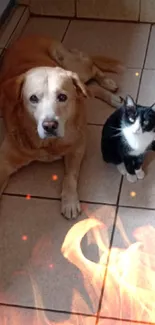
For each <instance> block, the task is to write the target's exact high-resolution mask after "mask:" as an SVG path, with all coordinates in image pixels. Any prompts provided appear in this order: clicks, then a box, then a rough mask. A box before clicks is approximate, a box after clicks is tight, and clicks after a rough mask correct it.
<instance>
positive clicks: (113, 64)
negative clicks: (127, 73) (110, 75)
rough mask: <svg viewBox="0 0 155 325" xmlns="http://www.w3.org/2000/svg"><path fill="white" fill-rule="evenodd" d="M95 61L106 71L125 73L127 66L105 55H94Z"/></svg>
mask: <svg viewBox="0 0 155 325" xmlns="http://www.w3.org/2000/svg"><path fill="white" fill-rule="evenodd" d="M91 58H92V60H93V63H94V64H95V65H96V66H97V67H98V68H99V69H101V70H102V71H104V72H115V73H123V72H124V70H125V67H124V66H123V64H121V62H119V61H117V60H115V59H111V58H107V57H104V56H92V57H91Z"/></svg>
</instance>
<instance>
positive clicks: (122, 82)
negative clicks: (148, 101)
mask: <svg viewBox="0 0 155 325" xmlns="http://www.w3.org/2000/svg"><path fill="white" fill-rule="evenodd" d="M107 75H108V76H109V77H110V78H112V79H114V80H115V81H117V84H118V86H119V91H118V94H119V95H120V96H122V97H125V96H126V95H127V94H130V95H131V96H132V97H133V98H134V99H136V96H137V90H138V86H139V81H140V75H141V70H139V69H127V70H126V71H125V72H124V74H123V75H115V74H107ZM86 108H87V121H88V123H92V124H93V123H94V124H103V123H104V122H105V121H106V119H107V118H108V117H109V115H110V114H111V113H112V112H113V111H114V110H115V109H114V108H113V107H111V106H109V105H108V104H106V103H105V102H102V101H101V100H98V99H92V98H90V99H88V100H87V101H86Z"/></svg>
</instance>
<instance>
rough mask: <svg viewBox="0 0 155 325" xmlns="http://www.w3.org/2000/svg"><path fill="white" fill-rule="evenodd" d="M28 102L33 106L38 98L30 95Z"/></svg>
mask: <svg viewBox="0 0 155 325" xmlns="http://www.w3.org/2000/svg"><path fill="white" fill-rule="evenodd" d="M30 102H31V103H33V104H37V103H38V102H39V98H38V97H37V96H36V95H32V96H31V97H30Z"/></svg>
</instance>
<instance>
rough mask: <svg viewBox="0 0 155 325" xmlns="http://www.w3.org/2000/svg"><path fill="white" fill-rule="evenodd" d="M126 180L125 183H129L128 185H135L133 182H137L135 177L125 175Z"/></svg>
mask: <svg viewBox="0 0 155 325" xmlns="http://www.w3.org/2000/svg"><path fill="white" fill-rule="evenodd" d="M126 179H127V181H128V182H130V183H135V182H137V176H136V175H131V174H127V175H126Z"/></svg>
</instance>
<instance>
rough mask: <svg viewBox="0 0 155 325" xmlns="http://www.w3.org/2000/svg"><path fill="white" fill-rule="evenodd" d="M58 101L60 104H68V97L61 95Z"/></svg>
mask: <svg viewBox="0 0 155 325" xmlns="http://www.w3.org/2000/svg"><path fill="white" fill-rule="evenodd" d="M57 99H58V101H59V102H66V100H67V96H66V95H65V94H59V95H58V97H57Z"/></svg>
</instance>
